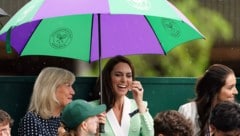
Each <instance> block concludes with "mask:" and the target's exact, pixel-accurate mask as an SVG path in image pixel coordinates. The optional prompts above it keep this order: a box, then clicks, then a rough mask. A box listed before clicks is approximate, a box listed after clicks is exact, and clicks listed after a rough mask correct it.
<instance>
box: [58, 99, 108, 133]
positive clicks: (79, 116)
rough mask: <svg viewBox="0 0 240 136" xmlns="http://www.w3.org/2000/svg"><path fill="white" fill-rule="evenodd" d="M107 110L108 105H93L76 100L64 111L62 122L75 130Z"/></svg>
mask: <svg viewBox="0 0 240 136" xmlns="http://www.w3.org/2000/svg"><path fill="white" fill-rule="evenodd" d="M105 110H106V105H104V104H101V105H96V106H94V105H92V104H90V103H88V102H87V101H85V100H81V99H78V100H74V101H72V102H71V103H69V104H68V105H66V106H65V108H64V109H63V111H62V115H61V122H62V123H64V124H65V125H66V126H67V127H68V128H69V129H73V128H75V127H77V126H78V125H79V124H81V123H82V122H83V121H84V120H86V119H87V118H89V117H92V116H95V115H98V114H100V113H102V112H104V111H105Z"/></svg>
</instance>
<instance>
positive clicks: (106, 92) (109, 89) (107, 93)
mask: <svg viewBox="0 0 240 136" xmlns="http://www.w3.org/2000/svg"><path fill="white" fill-rule="evenodd" d="M120 62H122V63H126V64H128V65H129V67H130V68H131V70H132V78H133V79H134V77H135V70H134V67H133V64H132V63H131V61H130V60H129V59H128V58H126V57H123V56H120V55H118V56H115V57H113V58H111V59H110V60H109V61H108V62H107V64H106V65H105V67H104V68H103V70H102V103H104V104H106V106H107V111H108V110H109V109H111V108H112V107H113V105H114V103H115V101H116V96H115V94H114V93H113V86H112V81H111V72H112V70H113V68H114V67H115V66H116V65H117V64H118V63H120ZM99 91H100V78H98V80H97V83H96V87H95V89H94V94H93V96H94V99H99Z"/></svg>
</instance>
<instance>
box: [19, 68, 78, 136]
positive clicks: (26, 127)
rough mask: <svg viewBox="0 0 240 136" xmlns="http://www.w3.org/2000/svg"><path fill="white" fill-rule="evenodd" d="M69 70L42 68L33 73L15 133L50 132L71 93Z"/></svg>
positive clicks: (49, 135) (54, 131) (44, 134)
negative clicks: (37, 73)
mask: <svg viewBox="0 0 240 136" xmlns="http://www.w3.org/2000/svg"><path fill="white" fill-rule="evenodd" d="M74 81H75V76H74V74H73V73H72V72H70V71H68V70H65V69H62V68H57V67H47V68H44V69H43V70H42V71H41V73H40V74H39V76H38V77H37V79H36V81H35V84H34V88H33V93H32V97H31V101H30V104H29V108H28V111H27V113H26V115H25V116H24V117H23V118H22V120H21V122H20V124H19V129H18V134H19V136H39V135H42V136H54V135H57V129H58V127H59V126H60V113H61V111H62V109H63V108H64V107H65V106H66V105H67V104H68V103H70V102H71V101H72V98H73V95H74V94H75V92H74V90H73V88H72V84H73V83H74Z"/></svg>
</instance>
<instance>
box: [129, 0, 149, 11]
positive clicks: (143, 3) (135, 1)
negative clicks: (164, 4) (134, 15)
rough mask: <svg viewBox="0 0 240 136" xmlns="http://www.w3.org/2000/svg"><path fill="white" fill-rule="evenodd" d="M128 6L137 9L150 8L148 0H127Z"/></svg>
mask: <svg viewBox="0 0 240 136" xmlns="http://www.w3.org/2000/svg"><path fill="white" fill-rule="evenodd" d="M127 2H128V3H129V4H130V6H132V7H134V8H136V9H138V10H149V9H150V8H151V3H150V1H149V0H127Z"/></svg>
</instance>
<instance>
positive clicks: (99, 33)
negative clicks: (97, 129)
mask: <svg viewBox="0 0 240 136" xmlns="http://www.w3.org/2000/svg"><path fill="white" fill-rule="evenodd" d="M97 16H98V57H99V58H98V64H99V75H100V95H101V96H100V103H101V104H102V103H103V100H102V66H101V58H102V50H101V49H102V47H101V44H102V41H101V15H100V14H99V13H98V14H97Z"/></svg>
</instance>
